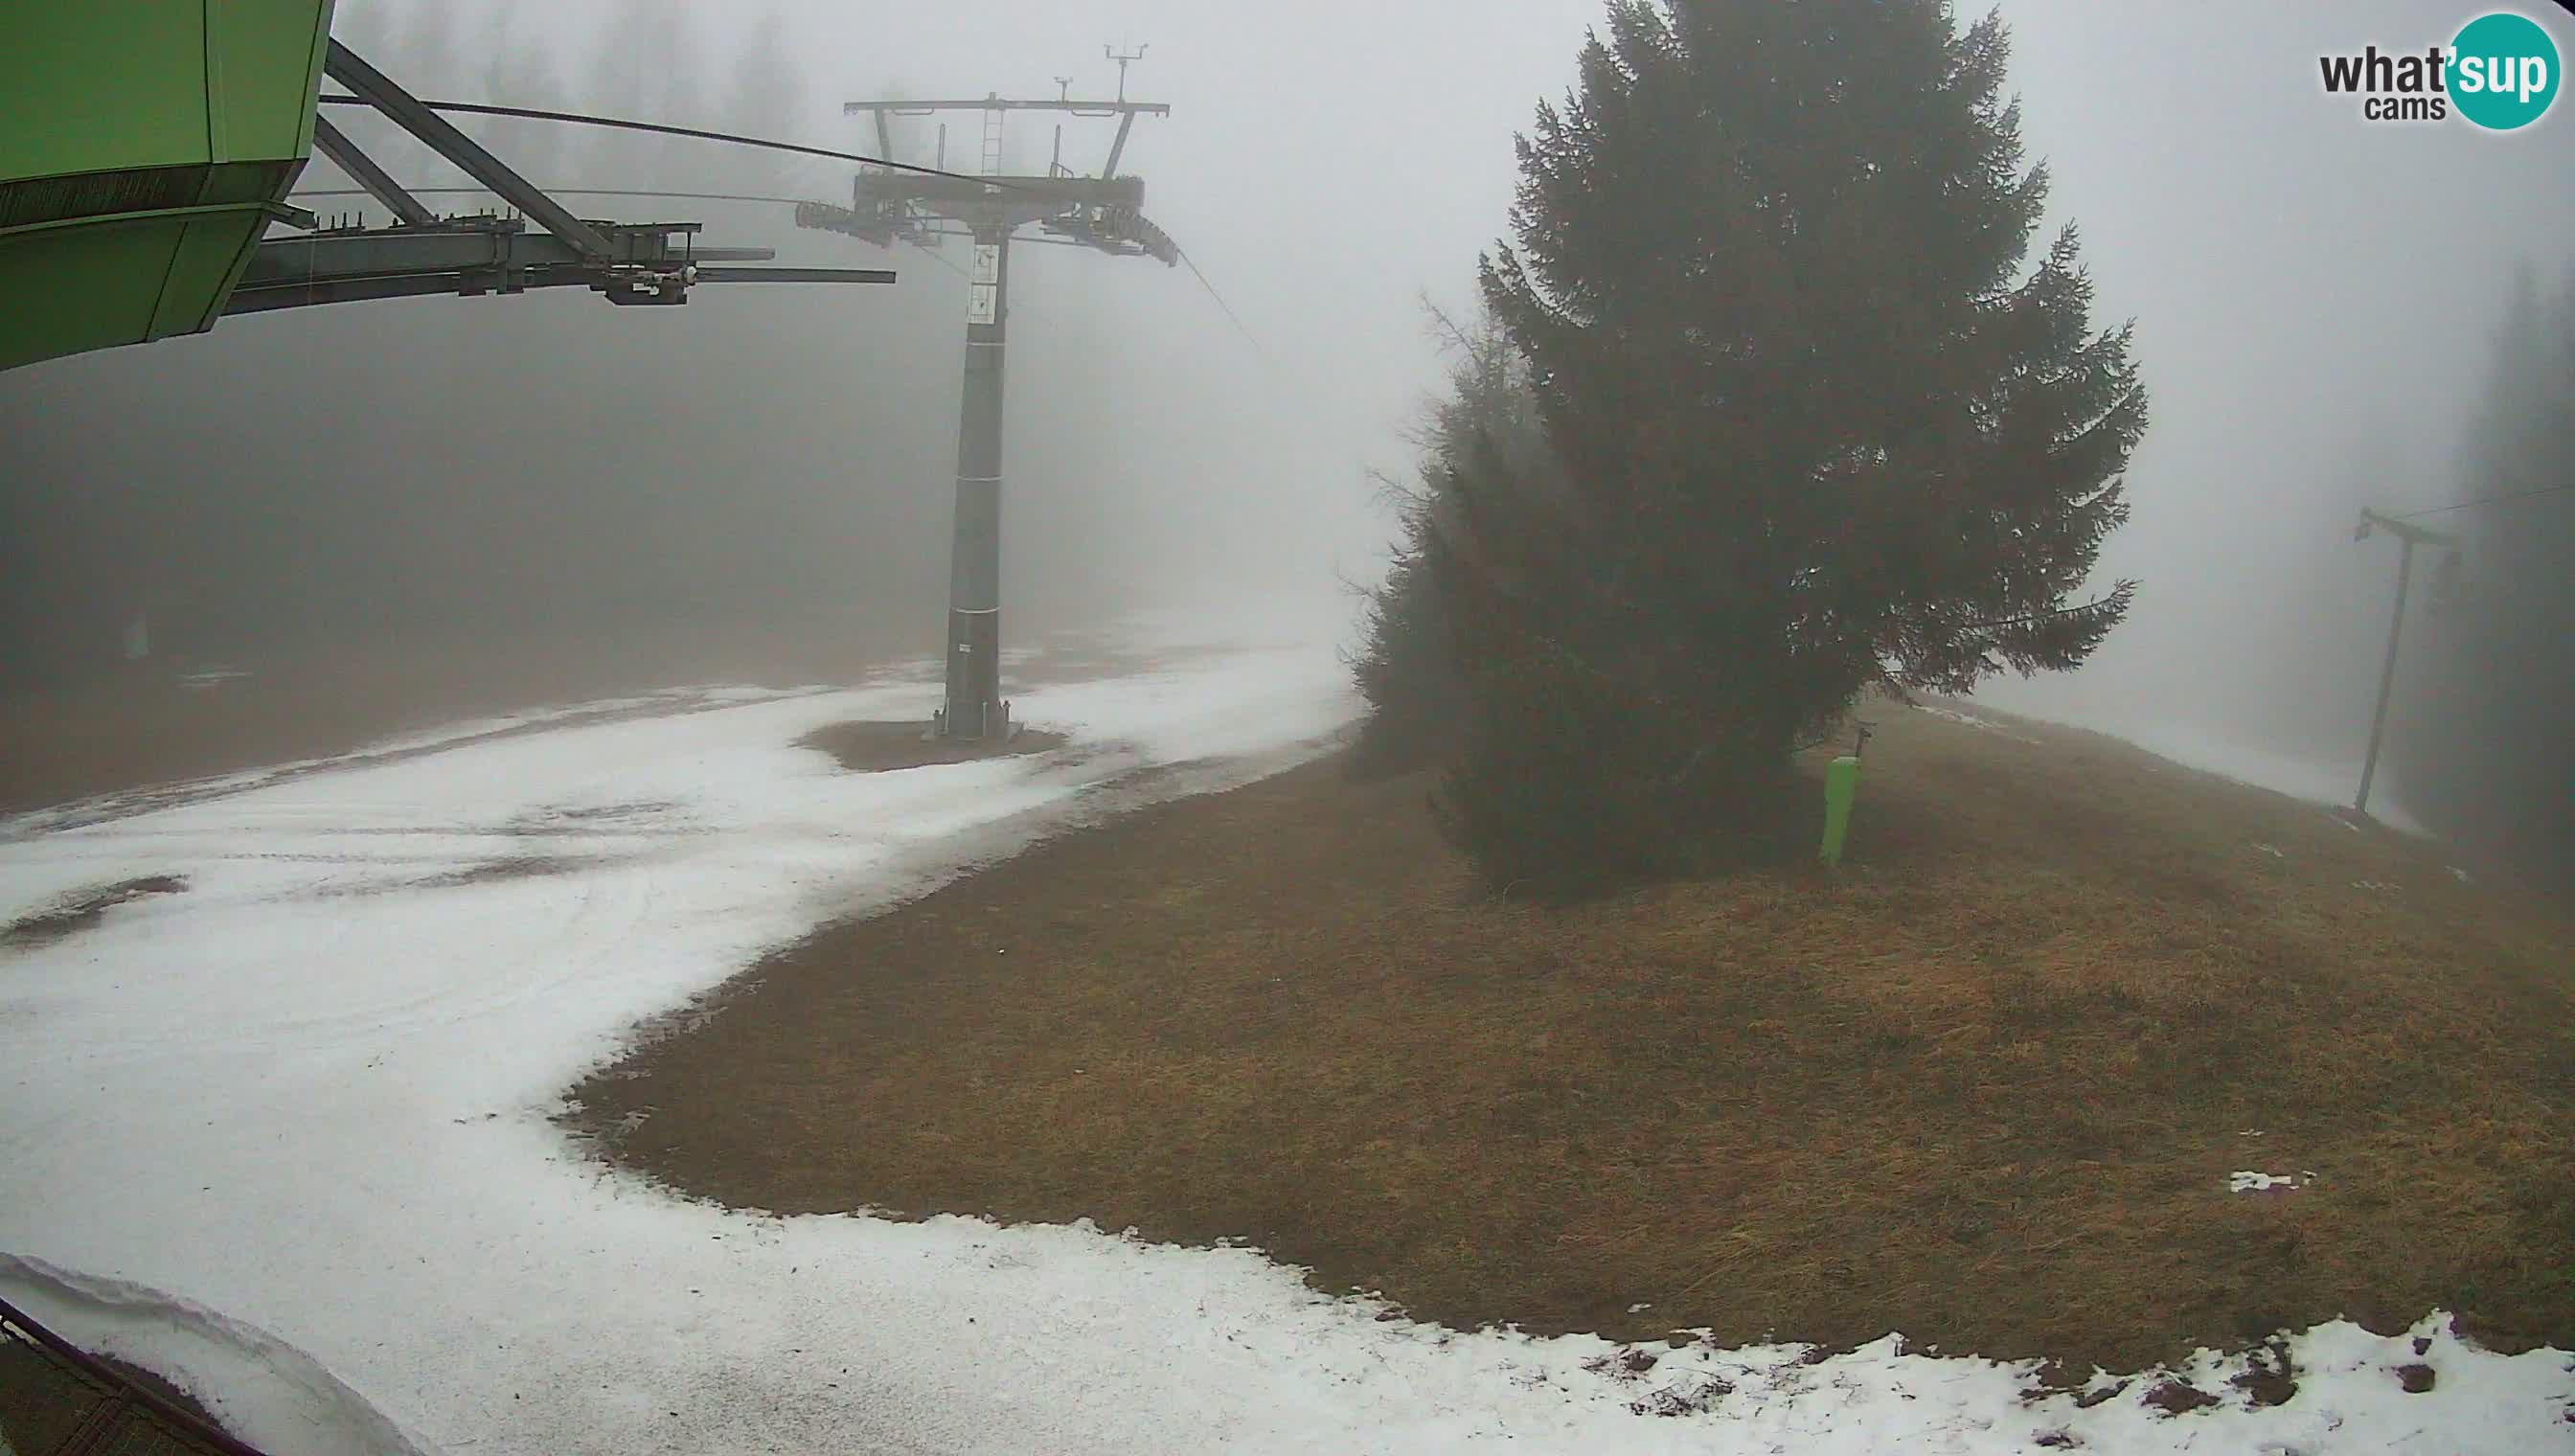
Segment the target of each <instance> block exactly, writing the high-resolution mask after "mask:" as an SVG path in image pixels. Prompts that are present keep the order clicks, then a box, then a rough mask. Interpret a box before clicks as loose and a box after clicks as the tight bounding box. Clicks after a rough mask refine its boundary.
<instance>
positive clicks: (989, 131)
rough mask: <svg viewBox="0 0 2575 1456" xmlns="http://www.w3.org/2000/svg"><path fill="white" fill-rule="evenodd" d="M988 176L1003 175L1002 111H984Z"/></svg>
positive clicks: (985, 167)
mask: <svg viewBox="0 0 2575 1456" xmlns="http://www.w3.org/2000/svg"><path fill="white" fill-rule="evenodd" d="M982 175H983V176H986V177H999V176H1001V175H1002V113H1001V112H999V111H988V112H985V113H984V171H983V173H982Z"/></svg>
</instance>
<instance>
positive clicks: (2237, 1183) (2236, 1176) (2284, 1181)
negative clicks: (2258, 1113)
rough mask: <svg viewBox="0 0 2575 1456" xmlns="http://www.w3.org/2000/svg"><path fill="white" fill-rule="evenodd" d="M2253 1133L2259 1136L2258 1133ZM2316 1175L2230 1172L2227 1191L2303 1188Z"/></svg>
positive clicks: (2249, 1191)
mask: <svg viewBox="0 0 2575 1456" xmlns="http://www.w3.org/2000/svg"><path fill="white" fill-rule="evenodd" d="M2239 1135H2243V1134H2239ZM2252 1135H2254V1136H2259V1134H2258V1133H2257V1134H2252ZM2315 1176H2316V1175H2315V1174H2313V1173H2254V1172H2238V1173H2229V1174H2227V1175H2226V1191H2227V1192H2229V1193H2267V1192H2269V1191H2271V1190H2272V1189H2274V1188H2289V1189H2294V1188H2303V1187H2305V1186H2306V1185H2307V1184H2309V1183H2311V1182H2313V1181H2315Z"/></svg>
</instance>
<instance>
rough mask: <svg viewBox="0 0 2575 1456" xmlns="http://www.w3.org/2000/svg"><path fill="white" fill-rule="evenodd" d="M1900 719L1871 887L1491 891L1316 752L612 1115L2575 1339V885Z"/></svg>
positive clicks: (644, 1053) (1588, 1271) (1283, 1246)
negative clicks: (2453, 865) (1504, 899)
mask: <svg viewBox="0 0 2575 1456" xmlns="http://www.w3.org/2000/svg"><path fill="white" fill-rule="evenodd" d="M1873 717H1874V718H1876V719H1877V720H1878V721H1879V722H1880V724H1881V730H1880V732H1879V734H1878V736H1877V737H1876V738H1875V739H1874V740H1872V742H1871V743H1870V745H1869V749H1868V754H1867V766H1866V781H1865V783H1864V785H1863V787H1862V790H1861V802H1860V810H1859V814H1858V817H1857V819H1856V820H1855V822H1854V827H1853V831H1852V847H1851V860H1850V863H1849V864H1848V866H1847V867H1846V868H1845V870H1844V871H1843V872H1841V873H1839V874H1825V873H1822V872H1820V871H1816V870H1811V869H1805V868H1798V869H1793V870H1788V871H1779V872H1768V873H1755V874H1742V875H1735V876H1730V877H1726V878H1721V879H1709V880H1702V881H1692V882H1682V883H1672V884H1664V885H1658V886H1654V887H1651V888H1648V889H1643V890H1639V891H1636V892H1634V893H1631V894H1628V895H1624V896H1621V897H1619V898H1617V899H1614V900H1611V901H1607V902H1603V903H1598V904H1591V905H1584V906H1579V907H1573V908H1553V909H1550V908H1542V907H1536V906H1529V905H1522V904H1512V903H1497V902H1495V901H1493V900H1491V899H1489V898H1488V897H1486V896H1484V895H1482V894H1480V893H1479V892H1477V891H1476V890H1475V888H1474V887H1473V885H1472V882H1471V879H1470V877H1469V875H1468V874H1467V872H1466V870H1465V868H1464V866H1463V865H1461V864H1460V863H1459V862H1458V861H1457V860H1456V859H1455V858H1454V857H1453V856H1452V855H1451V854H1449V853H1448V851H1447V850H1446V849H1445V848H1444V847H1443V846H1442V845H1441V844H1440V843H1439V842H1438V840H1437V837H1436V835H1435V834H1434V833H1433V831H1432V829H1431V826H1430V823H1429V821H1428V818H1427V815H1426V813H1425V811H1424V807H1423V802H1422V798H1423V793H1424V791H1425V789H1426V788H1427V786H1428V785H1427V783H1426V781H1425V780H1423V779H1421V778H1418V777H1416V778H1407V779H1393V780H1381V781H1376V782H1365V783H1362V782H1356V781H1353V780H1352V779H1351V778H1349V777H1348V776H1347V775H1346V774H1345V773H1344V772H1343V771H1342V770H1341V767H1340V765H1339V764H1338V763H1337V762H1336V761H1334V760H1326V761H1324V762H1321V763H1317V764H1314V765H1311V766H1308V767H1306V768H1303V769H1299V770H1296V771H1293V772H1290V773H1287V774H1284V775H1281V776H1280V777H1277V778H1274V779H1270V780H1267V781H1264V782H1261V783H1258V784H1255V785H1252V786H1250V787H1247V788H1243V789H1239V790H1236V791H1233V792H1229V793H1222V794H1216V795H1211V796H1208V797H1203V798H1196V799H1190V800H1184V801H1180V802H1175V803H1171V804H1167V805H1163V806H1160V807H1156V808H1152V809H1147V810H1144V811H1141V812H1139V813H1136V814H1134V815H1132V816H1129V817H1126V818H1123V819H1119V820H1115V821H1112V822H1110V823H1108V824H1105V825H1103V826H1100V827H1097V828H1094V829H1090V830H1087V831H1085V832H1082V833H1079V834H1075V835H1070V836H1067V837H1064V838H1062V839H1059V840H1056V841H1053V842H1049V843H1045V844H1041V845H1039V846H1038V847H1036V848H1033V849H1031V850H1029V851H1028V852H1026V853H1024V854H1022V855H1020V856H1018V857H1016V858H1013V859H1010V860H1008V861H1006V862H1003V863H1000V864H997V865H994V866H992V867H990V868H988V869H986V870H984V871H983V872H981V873H979V874H977V875H975V876H973V877H971V878H968V879H966V880H963V881H960V882H958V883H956V884H953V885H951V886H949V887H948V888H946V889H943V890H941V891H939V892H938V893H935V894H932V895H930V896H928V897H926V898H924V899H922V900H919V901H917V902H914V903H912V904H910V905H907V906H904V907H902V908H900V909H897V910H894V911H892V912H890V913H887V914H884V915H880V916H877V917H875V918H872V919H866V920H861V921H856V922H852V923H846V924H840V925H835V926H832V927H829V928H826V929H824V930H821V931H819V932H817V933H816V934H815V935H814V936H812V937H811V938H809V939H808V940H806V941H804V942H803V943H801V944H799V945H796V946H794V947H791V948H790V949H788V950H786V951H783V952H781V953H780V954H778V955H776V956H774V957H772V958H770V959H769V960H767V961H765V962H763V963H762V964H761V965H760V966H758V967H756V968H755V970H754V971H753V972H751V973H750V974H747V975H746V976H745V977H743V978H741V979H740V980H737V981H736V982H735V983H734V984H733V985H732V986H730V987H729V988H727V989H726V990H725V991H723V992H721V993H719V994H718V995H717V996H715V997H713V998H712V999H711V1000H710V1001H709V1002H708V1003H706V1004H705V1005H704V1006H703V1007H700V1008H696V1009H695V1010H694V1011H693V1014H692V1017H691V1018H690V1021H689V1023H688V1025H687V1027H686V1029H682V1030H676V1031H674V1032H673V1033H672V1034H669V1035H667V1036H663V1037H660V1038H657V1039H654V1040H652V1041H650V1042H648V1043H647V1044H644V1045H642V1046H641V1047H640V1048H639V1049H638V1050H637V1051H636V1053H635V1054H634V1055H632V1056H631V1057H630V1058H628V1059H627V1060H626V1061H624V1062H622V1063H620V1064H619V1065H617V1066H615V1067H612V1068H608V1069H605V1070H603V1072H602V1073H601V1074H600V1075H598V1076H596V1077H594V1078H592V1079H591V1080H589V1081H587V1082H586V1083H584V1084H583V1085H582V1086H580V1087H579V1088H577V1089H576V1096H577V1099H578V1102H579V1104H580V1106H581V1108H582V1111H581V1113H580V1121H581V1123H582V1125H585V1126H588V1127H591V1128H615V1129H617V1134H618V1135H617V1136H615V1137H614V1138H613V1139H603V1141H602V1149H603V1155H604V1156H608V1157H611V1158H613V1159H614V1160H616V1161H618V1162H620V1163H622V1164H624V1165H626V1166H629V1167H632V1168H634V1169H636V1170H638V1171H640V1172H642V1173H644V1174H646V1175H648V1176H651V1177H653V1178H656V1179H659V1180H661V1181H663V1182H665V1183H667V1184H669V1185H670V1186H672V1187H674V1188H677V1189H680V1190H683V1191H686V1192H689V1193H692V1194H696V1195H700V1196H705V1197H708V1198H712V1199H716V1200H719V1201H723V1202H726V1203H731V1204H736V1205H742V1206H754V1207H760V1208H765V1209H771V1210H777V1211H781V1212H801V1211H827V1210H849V1209H862V1208H872V1209H879V1210H892V1211H894V1212H897V1213H899V1214H903V1215H927V1214H932V1213H938V1212H963V1213H974V1214H986V1215H990V1216H993V1217H996V1218H1000V1219H1003V1220H1006V1221H1016V1220H1035V1221H1045V1222H1066V1221H1071V1220H1073V1219H1076V1218H1084V1217H1088V1218H1091V1219H1094V1220H1096V1221H1098V1222H1099V1223H1100V1224H1101V1225H1102V1226H1104V1227H1108V1228H1112V1229H1118V1228H1129V1227H1132V1228H1134V1229H1136V1230H1137V1231H1138V1232H1139V1233H1141V1234H1142V1235H1144V1236H1146V1237H1149V1238H1155V1239H1167V1240H1174V1241H1181V1242H1189V1243H1202V1244H1205V1243H1215V1242H1219V1241H1225V1240H1236V1241H1248V1242H1250V1243H1253V1244H1256V1245H1259V1246H1260V1247H1262V1248H1264V1249H1266V1250H1268V1251H1269V1252H1270V1253H1272V1254H1273V1255H1274V1256H1276V1257H1278V1258H1280V1259H1282V1260H1285V1261H1287V1262H1289V1263H1293V1264H1298V1265H1302V1266H1305V1267H1306V1268H1307V1269H1308V1270H1309V1271H1310V1275H1311V1279H1312V1282H1313V1283H1314V1284H1315V1285H1316V1286H1317V1287H1319V1288H1322V1289H1325V1290H1333V1291H1339V1290H1347V1289H1352V1288H1360V1289H1367V1290H1375V1291H1382V1292H1383V1294H1384V1295H1385V1296H1386V1297H1387V1298H1389V1299H1391V1300H1393V1301H1394V1302H1396V1303H1397V1304H1399V1305H1401V1306H1402V1307H1404V1308H1405V1309H1406V1310H1407V1311H1408V1312H1410V1313H1412V1314H1414V1315H1416V1316H1419V1317H1423V1318H1429V1319H1435V1320H1438V1321H1442V1322H1445V1323H1449V1324H1453V1325H1458V1326H1466V1327H1471V1326H1474V1325H1478V1324H1483V1323H1488V1322H1506V1323H1515V1324H1518V1325H1520V1326H1522V1327H1524V1328H1527V1329H1530V1330H1533V1331H1541V1332H1545V1331H1556V1330H1567V1329H1582V1330H1596V1331H1599V1332H1600V1333H1602V1334H1604V1335H1607V1336H1609V1337H1610V1338H1613V1339H1619V1340H1627V1341H1644V1340H1652V1339H1655V1338H1657V1337H1660V1336H1662V1335H1663V1334H1665V1333H1666V1332H1668V1331H1671V1330H1673V1329H1675V1328H1704V1329H1706V1330H1708V1331H1709V1332H1710V1334H1711V1336H1712V1337H1713V1338H1715V1339H1717V1340H1719V1341H1721V1342H1724V1343H1729V1344H1731V1343H1739V1342H1745V1341H1752V1340H1761V1339H1784V1340H1805V1341H1813V1342H1816V1343H1818V1344H1821V1345H1825V1346H1841V1345H1848V1344H1854V1343H1858V1342H1861V1341H1865V1340H1869V1339H1873V1338H1875V1337H1877V1336H1879V1335H1882V1334H1884V1333H1886V1332H1887V1331H1888V1330H1890V1329H1894V1330H1900V1331H1902V1332H1903V1333H1904V1334H1905V1335H1906V1336H1908V1337H1909V1340H1910V1342H1911V1343H1912V1344H1913V1345H1915V1346H1917V1347H1920V1346H1933V1347H1938V1348H1941V1349H1945V1350H1950V1351H1962V1350H1976V1351H1980V1352H1983V1353H1986V1354H1989V1355H1994V1356H2052V1357H2056V1358H2059V1359H2061V1360H2062V1361H2063V1362H2064V1364H2065V1366H2066V1367H2067V1368H2069V1369H2072V1370H2082V1369H2086V1368H2088V1366H2089V1365H2090V1364H2091V1363H2099V1364H2102V1365H2105V1366H2108V1367H2109V1368H2112V1369H2137V1368H2141V1367H2143V1366H2145V1365H2147V1364H2150V1363H2152V1362H2155V1361H2158V1360H2164V1359H2170V1358H2173V1357H2176V1356H2179V1355H2181V1354H2184V1353H2186V1352H2188V1351H2189V1350H2190V1349H2192V1348H2194V1347H2196V1346H2199V1345H2204V1344H2218V1345H2226V1346H2231V1347H2237V1348H2244V1347H2250V1346H2256V1345H2259V1344H2260V1343H2261V1342H2262V1341H2263V1339H2264V1337H2265V1336H2267V1335H2268V1334H2270V1333H2271V1332H2273V1331H2275V1330H2278V1329H2281V1328H2284V1327H2302V1326H2304V1325H2306V1324H2309V1323H2312V1322H2315V1321H2318V1320H2322V1319H2326V1318H2331V1317H2334V1316H2336V1315H2348V1316H2351V1317H2354V1318H2357V1319H2359V1320H2361V1321H2362V1322H2363V1323H2365V1324H2368V1325H2369V1326H2370V1327H2372V1328H2374V1329H2378V1330H2381V1331H2387V1330H2392V1329H2395V1328H2398V1327H2401V1326H2402V1325H2404V1324H2406V1323H2408V1322H2410V1321H2412V1320H2414V1319H2416V1318H2419V1317H2420V1316H2421V1315H2422V1314H2423V1313H2424V1312H2425V1311H2426V1310H2427V1309H2429V1308H2432V1307H2434V1306H2436V1305H2437V1306H2443V1307H2448V1308H2452V1309H2456V1310H2458V1311H2460V1312H2461V1315H2462V1324H2463V1327H2465V1328H2467V1329H2468V1330H2470V1331H2472V1332H2474V1333H2476V1334H2477V1335H2478V1336H2479V1337H2480V1338H2483V1339H2485V1340H2486V1341H2488V1342H2489V1343H2492V1344H2496V1345H2500V1346H2503V1347H2507V1348H2511V1347H2517V1346H2519V1345H2522V1344H2526V1343H2530V1342H2535V1341H2541V1340H2547V1341H2551V1342H2554V1343H2558V1344H2561V1345H2563V1344H2569V1343H2575V1146H2570V1144H2569V1143H2568V1141H2567V1139H2566V1138H2565V1136H2564V1128H2565V1127H2566V1126H2568V1125H2569V1123H2570V1119H2575V1017H2570V1015H2569V1012H2570V1011H2575V989H2571V988H2570V984H2569V982H2570V973H2569V963H2570V957H2569V955H2568V953H2567V948H2568V945H2569V931H2568V926H2567V924H2566V922H2565V921H2564V920H2563V918H2562V917H2561V916H2560V914H2559V912H2558V911H2556V910H2554V909H2553V908H2551V907H2549V906H2548V905H2546V904H2545V903H2544V902H2542V901H2541V900H2539V899H2538V898H2537V897H2536V896H2531V895H2523V894H2519V893H2517V892H2516V891H2514V890H2512V889H2511V888H2510V887H2509V886H2507V885H2501V884H2497V883H2493V882H2489V881H2488V880H2487V879H2486V878H2485V877H2484V876H2480V878H2479V881H2478V882H2477V883H2476V884H2474V885H2470V884H2465V883H2462V882H2460V881H2459V880H2458V879H2457V877H2456V876H2454V875H2453V874H2451V873H2450V872H2449V871H2448V869H2447V866H2446V864H2445V863H2444V862H2443V860H2442V858H2441V856H2440V854H2439V851H2438V850H2437V848H2434V847H2431V846H2427V845H2424V844H2420V843H2417V842H2414V841H2410V840H2406V839H2404V838H2402V837H2401V836H2398V835H2394V834H2391V833H2387V832H2384V831H2380V830H2376V829H2374V828H2372V829H2365V830H2361V831H2355V830H2353V829H2352V828H2350V827H2347V826H2346V825H2345V824H2344V823H2343V822H2341V821H2340V820H2337V819H2335V818H2334V817H2332V816H2331V815H2330V814H2329V813H2327V812H2326V811H2324V810H2321V809H2318V808H2316V807H2314V806H2311V805H2308V804H2304V803H2300V802H2297V801H2294V800H2291V799H2287V798H2284V797H2281V796H2279V795H2276V794H2270V793H2265V792H2262V791H2260V790H2256V789H2250V788H2245V787H2243V786H2241V785H2237V784H2233V783H2228V782H2225V781H2223V780H2218V779H2214V778H2211V777H2208V776H2207V775H2201V774H2195V773H2192V772H2190V771H2188V770H2186V769H2180V768H2177V767H2175V766H2174V765H2171V764H2169V763H2164V762H2162V761H2161V760H2158V759H2152V758H2149V757H2147V756H2146V755H2144V754H2141V753H2138V752H2137V751H2136V750H2134V749H2132V748H2128V747H2126V746H2125V745H2123V744H2119V743H2117V742H2115V741H2114V740H2111V739H2107V738H2101V737H2097V736H2094V735H2091V734H2085V733H2077V732H2070V731H2064V730H2059V729H2054V728H2045V727H2041V726H2035V725H2025V724H2021V723H2019V722H2018V721H2016V720H2009V721H2008V722H2009V723H2010V724H2011V727H2012V731H2011V732H2010V733H2009V734H2004V733H1997V732H1995V731H1992V730H1989V729H1986V728H1976V727H1971V726H1966V725H1961V724H1957V723H1954V722H1949V721H1944V720H1940V719H1936V718H1933V717H1930V716H1927V715H1919V714H1909V713H1904V712H1902V711H1900V710H1894V709H1886V710H1882V711H1877V712H1875V713H1873ZM1986 717H1989V718H1994V719H1997V720H1998V721H1999V720H2000V716H1999V715H1986ZM2245 1170H2253V1171H2262V1172H2268V1173H2291V1172H2294V1173H2297V1174H2299V1175H2300V1178H2299V1186H2297V1187H2296V1188H2295V1189H2294V1191H2288V1192H2283V1193H2279V1194H2276V1195H2251V1194H2237V1193H2231V1192H2229V1191H2228V1185H2229V1179H2230V1175H2231V1174H2233V1173H2235V1172H2238V1171H2245ZM2310 1173H2312V1174H2313V1176H2312V1177H2311V1178H2310V1177H2307V1176H2305V1175H2306V1174H2310ZM2268 1375H2269V1379H2268V1383H2267V1385H2266V1388H2265V1389H2264V1390H2263V1391H2260V1392H2255V1393H2258V1394H2263V1395H2276V1394H2278V1393H2279V1392H2280V1391H2281V1390H2285V1389H2286V1388H2288V1383H2289V1382H2290V1381H2291V1380H2293V1379H2294V1374H2293V1372H2290V1371H2288V1370H2286V1369H2285V1368H2281V1369H2279V1370H2277V1371H2274V1372H2268ZM2175 1398H2177V1399H2178V1398H2180V1397H2178V1396H2176V1397H2175Z"/></svg>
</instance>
